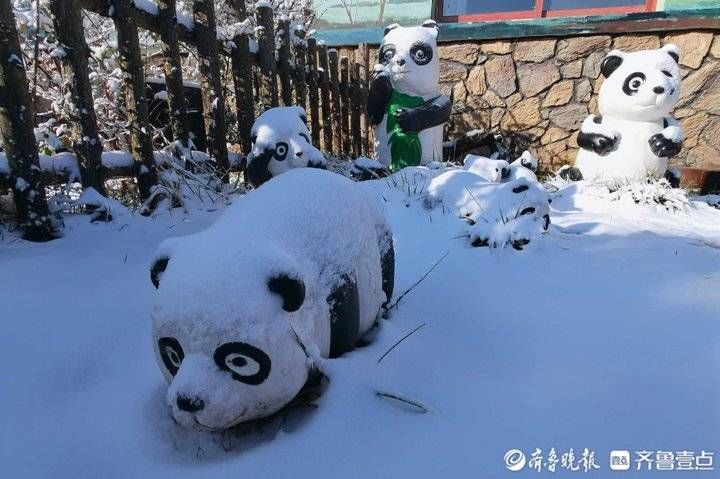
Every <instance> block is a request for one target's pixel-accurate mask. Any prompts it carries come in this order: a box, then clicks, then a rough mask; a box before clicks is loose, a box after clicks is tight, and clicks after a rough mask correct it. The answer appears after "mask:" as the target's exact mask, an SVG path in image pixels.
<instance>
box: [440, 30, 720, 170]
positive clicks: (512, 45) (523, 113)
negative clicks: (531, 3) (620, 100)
mask: <svg viewBox="0 0 720 479" xmlns="http://www.w3.org/2000/svg"><path fill="white" fill-rule="evenodd" d="M665 43H675V44H676V45H678V47H680V50H681V56H680V64H681V65H680V66H681V70H682V73H683V76H684V79H683V83H682V92H681V95H680V100H679V102H678V105H677V107H676V109H675V111H674V113H673V114H674V116H675V117H676V118H677V119H678V120H679V121H680V123H681V124H682V126H683V127H684V129H685V134H686V136H687V139H686V140H685V145H684V148H683V151H682V153H681V154H680V156H679V157H677V158H675V159H674V163H676V164H680V165H692V166H695V167H701V168H712V169H720V35H718V34H717V33H713V32H705V31H691V32H677V33H675V32H669V33H663V34H638V35H593V36H582V37H570V38H559V39H555V38H541V39H521V40H503V41H487V42H466V43H445V44H441V46H440V48H439V50H440V57H441V80H440V81H441V83H442V89H443V92H444V93H446V94H448V95H452V98H453V101H454V106H453V113H452V116H451V119H450V121H449V122H448V124H447V125H446V134H447V137H449V138H454V137H458V136H459V135H462V134H463V133H466V132H468V131H470V130H477V129H485V130H488V131H493V132H498V133H501V134H504V135H506V136H512V137H517V138H521V141H524V142H526V143H527V144H528V145H529V148H530V150H531V151H532V152H533V153H534V154H536V155H537V156H538V158H539V159H540V161H541V164H542V165H543V168H544V169H554V168H556V167H559V166H561V165H563V164H572V163H573V162H574V160H575V156H576V153H577V148H578V146H577V141H576V139H577V131H578V128H579V127H580V124H581V123H582V121H583V120H584V119H585V117H586V116H587V115H588V114H589V113H597V94H598V91H599V88H600V85H601V84H602V80H603V79H602V76H601V75H600V62H601V61H602V59H603V57H604V56H605V54H606V53H607V52H609V51H610V50H612V49H616V48H617V49H621V50H625V51H637V50H643V49H650V48H659V47H660V46H661V45H663V44H665Z"/></svg>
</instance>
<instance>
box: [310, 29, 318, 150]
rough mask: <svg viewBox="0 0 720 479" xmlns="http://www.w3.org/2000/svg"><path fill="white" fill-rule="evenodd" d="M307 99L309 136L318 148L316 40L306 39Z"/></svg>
mask: <svg viewBox="0 0 720 479" xmlns="http://www.w3.org/2000/svg"><path fill="white" fill-rule="evenodd" d="M307 43H308V48H307V52H308V66H309V67H310V69H309V71H308V99H309V100H310V122H311V125H312V126H311V128H310V134H311V136H312V142H313V145H315V146H316V147H318V148H320V105H319V103H320V100H319V98H318V69H317V40H315V39H314V38H309V39H308V42H307Z"/></svg>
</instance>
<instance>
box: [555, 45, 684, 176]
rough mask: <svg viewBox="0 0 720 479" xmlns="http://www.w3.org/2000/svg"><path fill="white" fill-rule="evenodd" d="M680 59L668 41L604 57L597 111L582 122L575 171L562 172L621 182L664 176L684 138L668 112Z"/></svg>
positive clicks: (674, 96)
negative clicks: (656, 46)
mask: <svg viewBox="0 0 720 479" xmlns="http://www.w3.org/2000/svg"><path fill="white" fill-rule="evenodd" d="M678 60H679V54H678V48H677V47H676V46H675V45H670V44H669V45H665V46H663V47H662V48H660V49H657V50H645V51H638V52H633V53H626V52H622V51H619V50H614V51H612V52H610V53H609V54H608V55H607V56H606V57H605V59H604V60H603V61H602V64H601V67H600V70H601V72H602V74H603V76H604V77H605V81H604V82H603V84H602V86H601V87H600V94H599V98H598V110H599V112H600V115H590V116H589V117H588V118H586V119H585V121H584V122H583V124H582V126H581V129H580V133H579V135H578V139H577V142H578V145H579V146H580V150H579V152H578V155H577V159H576V162H575V166H576V169H569V170H566V171H565V173H564V176H565V177H570V179H582V178H584V179H586V180H597V181H603V182H611V183H614V184H615V185H619V184H623V183H626V182H628V181H637V180H644V179H647V178H652V177H654V178H661V177H663V175H666V172H667V167H668V158H671V157H673V156H675V155H677V154H678V153H679V152H680V149H681V148H682V142H683V139H684V134H683V131H682V128H681V127H680V126H679V124H678V122H677V121H676V120H675V119H674V118H672V117H670V116H668V115H669V113H670V112H671V111H672V109H673V108H674V106H675V104H676V102H677V100H678V96H679V94H680V80H681V74H680V69H679V67H678ZM561 176H562V174H561ZM669 179H671V178H669ZM672 181H673V179H671V182H672Z"/></svg>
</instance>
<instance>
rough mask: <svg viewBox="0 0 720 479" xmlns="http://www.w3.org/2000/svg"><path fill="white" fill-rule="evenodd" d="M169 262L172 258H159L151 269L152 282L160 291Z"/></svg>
mask: <svg viewBox="0 0 720 479" xmlns="http://www.w3.org/2000/svg"><path fill="white" fill-rule="evenodd" d="M169 262H170V258H168V257H167V256H162V257H160V258H157V259H156V260H155V261H154V262H153V264H152V266H151V267H150V281H152V284H153V286H155V289H158V288H159V287H160V279H161V278H162V274H163V273H164V272H165V270H166V269H167V265H168V263H169Z"/></svg>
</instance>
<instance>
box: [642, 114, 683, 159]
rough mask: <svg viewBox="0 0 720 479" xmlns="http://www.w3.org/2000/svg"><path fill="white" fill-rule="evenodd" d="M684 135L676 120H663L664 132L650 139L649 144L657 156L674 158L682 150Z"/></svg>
mask: <svg viewBox="0 0 720 479" xmlns="http://www.w3.org/2000/svg"><path fill="white" fill-rule="evenodd" d="M684 136H685V135H684V134H683V131H682V128H680V125H679V124H678V122H677V121H676V120H675V119H674V118H663V130H662V131H661V132H660V133H657V134H655V135H653V136H651V137H650V140H648V144H649V145H650V149H651V150H652V152H653V154H654V155H655V156H658V157H661V158H672V157H673V156H677V155H678V154H679V153H680V150H682V145H683V140H684V139H685V138H684Z"/></svg>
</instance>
